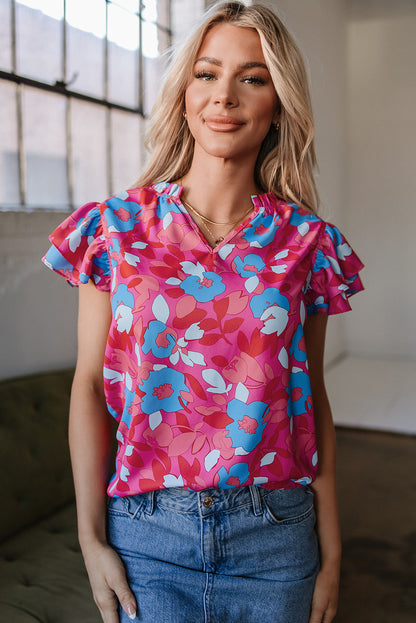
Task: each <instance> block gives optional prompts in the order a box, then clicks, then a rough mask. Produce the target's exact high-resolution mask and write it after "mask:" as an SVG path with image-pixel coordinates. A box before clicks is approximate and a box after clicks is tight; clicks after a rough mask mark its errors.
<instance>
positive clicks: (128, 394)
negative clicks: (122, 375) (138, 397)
mask: <svg viewBox="0 0 416 623" xmlns="http://www.w3.org/2000/svg"><path fill="white" fill-rule="evenodd" d="M124 400H125V402H124V408H123V413H122V415H121V421H122V422H124V423H125V425H126V427H127V428H130V422H131V406H132V404H133V400H134V390H130V389H129V388H128V387H125V389H124Z"/></svg>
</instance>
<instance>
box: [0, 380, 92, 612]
mask: <svg viewBox="0 0 416 623" xmlns="http://www.w3.org/2000/svg"><path fill="white" fill-rule="evenodd" d="M72 376H73V371H72V370H65V371H60V372H50V373H46V374H37V375H32V376H27V377H22V378H17V379H10V380H3V381H0V441H1V453H0V457H1V458H0V461H1V464H0V478H1V491H2V503H1V513H0V541H1V543H0V621H1V623H33V622H34V621H37V622H38V623H100V621H101V617H100V615H99V612H98V610H97V608H96V606H95V604H94V602H93V599H92V595H91V591H90V588H89V584H88V578H87V574H86V571H85V568H84V564H83V561H82V556H81V552H80V549H79V545H78V540H77V531H76V515H75V504H74V490H73V484H72V476H71V470H70V462H69V452H68V439H67V421H68V403H69V392H70V386H71V381H72Z"/></svg>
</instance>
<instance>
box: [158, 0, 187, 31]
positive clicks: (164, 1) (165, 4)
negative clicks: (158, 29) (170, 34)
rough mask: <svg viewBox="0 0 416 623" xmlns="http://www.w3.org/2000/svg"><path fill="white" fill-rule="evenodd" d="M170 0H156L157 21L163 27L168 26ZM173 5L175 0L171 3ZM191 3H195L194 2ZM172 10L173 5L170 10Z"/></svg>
mask: <svg viewBox="0 0 416 623" xmlns="http://www.w3.org/2000/svg"><path fill="white" fill-rule="evenodd" d="M170 4H171V3H170V1H169V0H157V23H158V24H159V26H163V27H164V28H170V11H171V9H170ZM172 4H173V5H175V2H173V3H172ZM193 4H196V3H195V2H194V3H193ZM173 11H174V6H173V8H172V12H173Z"/></svg>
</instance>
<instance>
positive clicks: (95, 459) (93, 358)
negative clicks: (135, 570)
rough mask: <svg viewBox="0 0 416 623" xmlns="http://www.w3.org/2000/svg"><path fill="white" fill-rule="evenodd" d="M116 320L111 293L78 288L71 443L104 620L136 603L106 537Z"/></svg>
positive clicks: (114, 621) (82, 527)
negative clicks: (110, 340)
mask: <svg viewBox="0 0 416 623" xmlns="http://www.w3.org/2000/svg"><path fill="white" fill-rule="evenodd" d="M110 322H111V307H110V297H109V294H108V293H107V292H100V291H98V290H97V289H96V288H95V286H94V285H93V284H92V283H91V282H89V284H87V285H82V286H80V288H79V312H78V359H77V366H76V370H75V376H74V381H73V385H72V392H71V405H70V413H69V446H70V452H71V463H72V471H73V476H74V484H75V494H76V500H77V515H78V535H79V542H80V545H81V549H82V553H83V556H84V561H85V565H86V568H87V571H88V575H89V579H90V583H91V588H92V591H93V594H94V599H95V602H96V604H97V606H98V608H99V610H100V612H101V616H102V618H103V621H104V623H118V621H119V617H118V613H117V607H118V604H117V600H118V601H120V603H121V604H122V607H123V609H124V610H125V611H126V613H127V614H129V615H130V614H133V613H134V612H135V610H136V602H135V598H134V596H133V594H132V593H131V591H130V589H129V586H128V584H127V581H126V576H125V572H124V568H123V565H122V562H121V560H120V558H119V557H118V556H117V554H116V553H115V552H114V550H113V549H112V548H111V547H110V546H109V545H108V544H107V541H106V527H105V518H106V486H107V481H108V473H109V461H110V454H111V430H112V424H111V418H110V415H109V413H108V411H107V407H106V402H105V397H104V384H103V363H104V351H105V345H106V341H107V335H108V331H109V327H110Z"/></svg>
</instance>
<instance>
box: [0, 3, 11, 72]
mask: <svg viewBox="0 0 416 623" xmlns="http://www.w3.org/2000/svg"><path fill="white" fill-rule="evenodd" d="M10 6H11V5H10V1H9V0H0V68H1V69H3V70H4V71H11V70H12V40H11V15H10Z"/></svg>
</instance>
